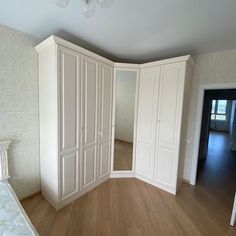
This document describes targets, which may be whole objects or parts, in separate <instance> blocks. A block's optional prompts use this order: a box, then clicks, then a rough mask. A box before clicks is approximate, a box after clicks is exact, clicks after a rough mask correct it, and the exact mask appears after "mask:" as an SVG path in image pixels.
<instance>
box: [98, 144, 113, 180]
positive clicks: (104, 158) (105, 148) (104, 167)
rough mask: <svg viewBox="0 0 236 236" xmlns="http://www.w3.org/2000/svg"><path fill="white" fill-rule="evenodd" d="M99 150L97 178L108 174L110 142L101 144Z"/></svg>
mask: <svg viewBox="0 0 236 236" xmlns="http://www.w3.org/2000/svg"><path fill="white" fill-rule="evenodd" d="M99 149H100V152H99V162H100V163H99V177H100V178H102V177H104V176H106V175H108V174H109V173H110V159H111V142H110V141H108V142H104V143H101V144H100V146H99Z"/></svg>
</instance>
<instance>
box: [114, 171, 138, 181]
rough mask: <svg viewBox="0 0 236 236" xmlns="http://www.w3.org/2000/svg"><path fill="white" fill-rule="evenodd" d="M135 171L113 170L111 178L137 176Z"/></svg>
mask: <svg viewBox="0 0 236 236" xmlns="http://www.w3.org/2000/svg"><path fill="white" fill-rule="evenodd" d="M135 177H136V176H135V173H126V172H122V171H121V172H113V173H111V174H110V178H111V179H115V178H135Z"/></svg>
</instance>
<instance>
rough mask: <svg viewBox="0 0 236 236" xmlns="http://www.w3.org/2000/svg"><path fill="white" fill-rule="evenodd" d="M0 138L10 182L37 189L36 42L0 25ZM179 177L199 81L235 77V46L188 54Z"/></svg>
mask: <svg viewBox="0 0 236 236" xmlns="http://www.w3.org/2000/svg"><path fill="white" fill-rule="evenodd" d="M0 35H1V38H0V140H1V139H11V140H12V141H13V143H12V145H11V148H10V152H9V165H10V174H11V176H12V178H11V180H10V182H11V184H12V186H13V188H14V190H15V191H16V193H17V195H18V196H19V197H20V198H23V197H25V196H28V195H30V194H32V193H34V192H37V191H39V190H40V181H39V129H38V126H39V123H38V72H37V53H36V51H35V50H34V46H35V45H36V44H37V43H38V42H39V41H38V40H37V39H36V38H33V37H30V36H28V35H26V34H24V33H22V32H19V31H16V30H14V29H11V28H8V27H5V26H3V25H0ZM194 60H195V62H196V66H195V69H194V73H193V74H194V78H193V84H192V93H191V101H190V103H191V108H190V114H189V125H188V143H187V148H186V157H185V166H184V178H185V179H187V180H189V179H190V173H191V164H192V148H193V137H194V125H195V113H196V102H197V94H198V87H199V85H200V84H203V83H204V84H207V83H208V84H209V83H230V82H236V50H230V51H223V52H217V53H211V54H205V55H201V56H198V57H196V58H194Z"/></svg>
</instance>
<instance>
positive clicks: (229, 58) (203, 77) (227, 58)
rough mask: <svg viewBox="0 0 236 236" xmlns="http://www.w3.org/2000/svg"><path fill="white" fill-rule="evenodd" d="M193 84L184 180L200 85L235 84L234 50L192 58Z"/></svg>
mask: <svg viewBox="0 0 236 236" xmlns="http://www.w3.org/2000/svg"><path fill="white" fill-rule="evenodd" d="M194 60H195V62H196V65H195V68H194V71H193V84H192V93H191V100H190V112H189V122H188V123H189V124H188V143H187V147H186V156H185V166H184V179H186V180H190V174H191V167H192V166H191V165H192V150H193V138H194V128H195V127H194V125H195V114H196V106H197V99H198V98H197V96H198V88H199V85H200V84H216V83H236V50H230V51H222V52H217V53H211V54H205V55H201V56H198V57H196V58H194Z"/></svg>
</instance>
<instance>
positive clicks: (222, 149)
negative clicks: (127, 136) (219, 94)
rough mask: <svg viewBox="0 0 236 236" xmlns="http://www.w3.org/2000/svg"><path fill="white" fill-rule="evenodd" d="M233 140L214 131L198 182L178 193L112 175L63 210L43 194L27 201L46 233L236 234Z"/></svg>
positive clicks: (119, 235) (92, 235)
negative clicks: (232, 220) (234, 224)
mask: <svg viewBox="0 0 236 236" xmlns="http://www.w3.org/2000/svg"><path fill="white" fill-rule="evenodd" d="M222 140H223V142H225V143H226V145H223V142H222ZM227 145H229V142H228V141H227V137H226V136H219V134H216V133H215V136H214V135H213V136H212V135H211V137H210V143H209V151H208V157H207V160H206V161H205V162H204V163H202V164H201V165H199V175H198V180H197V185H196V186H195V187H194V186H190V185H189V184H186V183H184V184H183V185H182V187H181V189H180V191H179V192H178V194H177V196H173V195H171V194H169V193H166V192H164V191H162V190H160V189H158V188H155V187H153V186H151V185H149V184H147V183H144V182H142V181H140V180H137V179H110V180H108V181H106V182H105V183H103V184H102V185H100V186H98V187H97V188H96V189H94V190H92V191H91V192H89V193H87V194H86V195H84V196H83V197H81V198H80V199H78V200H76V201H75V202H73V203H71V204H70V205H68V206H66V207H65V208H63V209H62V210H60V211H58V212H57V211H55V210H54V209H53V208H52V207H51V206H50V204H49V203H48V202H47V201H46V200H45V199H44V198H43V197H42V195H37V196H34V197H32V198H29V199H26V200H24V201H23V202H22V204H23V207H24V208H25V210H26V212H27V213H28V215H29V217H30V219H31V220H32V223H33V224H34V225H35V227H36V229H37V230H38V232H39V233H40V235H41V236H65V235H66V236H162V235H163V236H169V235H170V236H185V235H186V236H195V235H196V236H197V235H199V236H225V235H226V236H227V235H229V236H231V235H232V236H233V235H236V227H231V226H230V225H229V222H230V217H231V210H232V205H233V200H234V192H235V189H236V156H235V153H232V152H231V151H230V150H229V147H228V146H227Z"/></svg>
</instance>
